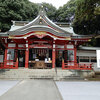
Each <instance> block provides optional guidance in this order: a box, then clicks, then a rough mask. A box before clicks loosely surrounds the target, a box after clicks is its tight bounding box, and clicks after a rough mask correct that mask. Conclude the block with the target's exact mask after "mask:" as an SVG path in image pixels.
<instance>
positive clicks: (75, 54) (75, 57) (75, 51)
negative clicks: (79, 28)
mask: <svg viewBox="0 0 100 100" xmlns="http://www.w3.org/2000/svg"><path fill="white" fill-rule="evenodd" d="M76 46H77V41H75V46H74V63H75V64H74V65H75V66H76V67H77V48H76Z"/></svg>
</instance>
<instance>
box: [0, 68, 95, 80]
mask: <svg viewBox="0 0 100 100" xmlns="http://www.w3.org/2000/svg"><path fill="white" fill-rule="evenodd" d="M94 75H95V73H94V72H93V71H92V70H91V71H88V70H62V69H61V68H58V69H25V68H23V69H3V70H1V71H0V79H15V80H16V79H18V80H22V79H53V80H74V79H75V80H79V79H84V78H87V77H93V76H94Z"/></svg>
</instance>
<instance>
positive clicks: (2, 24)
mask: <svg viewBox="0 0 100 100" xmlns="http://www.w3.org/2000/svg"><path fill="white" fill-rule="evenodd" d="M37 14H38V5H37V4H34V3H31V2H29V1H28V0H0V29H1V31H3V32H4V31H8V30H9V28H10V26H11V24H12V23H11V20H17V21H21V20H32V19H34V18H35V17H36V16H37Z"/></svg>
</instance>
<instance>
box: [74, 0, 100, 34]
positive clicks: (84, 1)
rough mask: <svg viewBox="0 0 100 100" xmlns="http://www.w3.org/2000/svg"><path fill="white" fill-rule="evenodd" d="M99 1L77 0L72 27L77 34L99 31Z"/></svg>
mask: <svg viewBox="0 0 100 100" xmlns="http://www.w3.org/2000/svg"><path fill="white" fill-rule="evenodd" d="M99 10H100V1H99V0H77V9H76V13H75V20H74V23H73V28H74V31H75V33H77V34H87V35H88V34H97V33H98V31H100V21H99V20H100V12H99Z"/></svg>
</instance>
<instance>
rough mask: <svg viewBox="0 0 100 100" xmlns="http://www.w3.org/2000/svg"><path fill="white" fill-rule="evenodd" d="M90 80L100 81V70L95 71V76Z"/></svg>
mask: <svg viewBox="0 0 100 100" xmlns="http://www.w3.org/2000/svg"><path fill="white" fill-rule="evenodd" d="M88 80H90V81H100V72H95V75H94V76H93V77H90V78H88Z"/></svg>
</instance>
